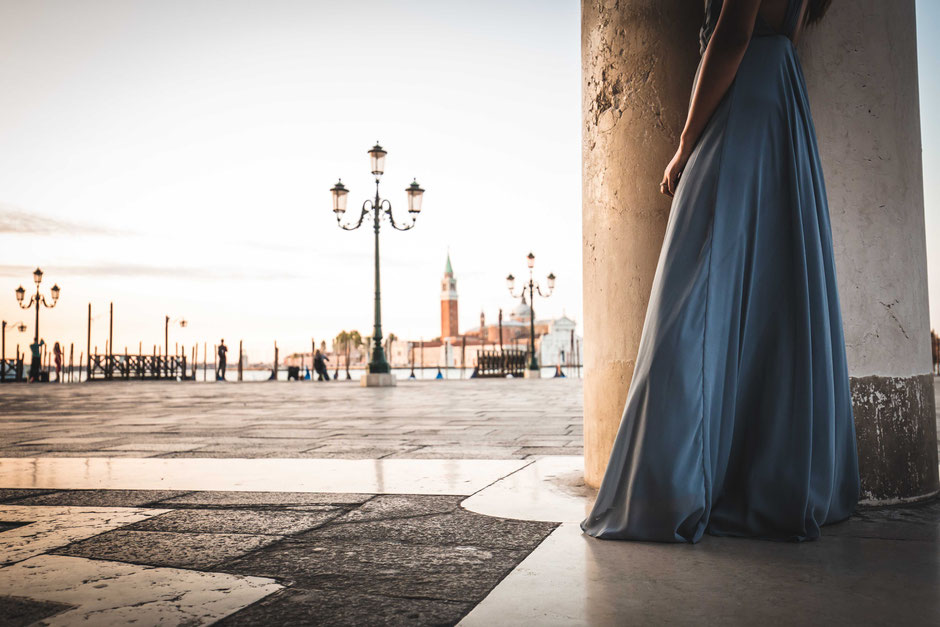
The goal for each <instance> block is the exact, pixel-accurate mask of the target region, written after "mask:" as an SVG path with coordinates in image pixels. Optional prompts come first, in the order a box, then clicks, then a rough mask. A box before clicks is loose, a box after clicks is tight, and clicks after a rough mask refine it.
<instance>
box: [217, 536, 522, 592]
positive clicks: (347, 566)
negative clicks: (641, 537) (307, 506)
mask: <svg viewBox="0 0 940 627" xmlns="http://www.w3.org/2000/svg"><path fill="white" fill-rule="evenodd" d="M526 554H527V552H526V551H511V550H502V549H484V548H478V547H472V546H464V547H453V546H446V547H441V546H428V545H416V544H402V543H401V542H396V541H380V542H372V541H367V540H362V539H355V538H353V539H350V540H349V541H345V542H340V541H336V540H334V539H323V540H322V541H319V542H314V541H307V542H298V541H293V540H291V541H284V542H279V543H277V544H275V545H272V546H269V547H266V548H263V549H260V550H258V551H254V552H253V553H251V554H250V555H247V556H245V557H243V558H239V559H235V560H232V561H229V562H227V563H225V564H222V565H220V566H217V567H216V568H215V569H214V570H217V571H220V572H230V573H238V574H242V575H253V576H260V577H273V578H276V579H278V580H279V581H286V582H290V583H291V585H292V586H295V587H307V588H310V587H316V588H318V589H329V590H332V591H334V592H336V593H344V594H349V595H351V596H353V595H355V594H358V593H366V594H378V595H382V596H389V595H390V596H398V597H412V598H421V599H438V600H445V601H458V602H478V601H479V600H481V599H482V598H483V597H484V596H485V595H486V594H487V593H488V592H489V591H490V590H491V589H492V588H493V586H495V585H496V584H497V583H498V582H499V581H500V580H501V579H502V578H503V577H504V576H506V574H508V573H509V572H510V571H511V570H512V569H513V568H514V567H515V566H516V564H518V563H519V562H520V561H522V559H523V558H524V557H525V556H526Z"/></svg>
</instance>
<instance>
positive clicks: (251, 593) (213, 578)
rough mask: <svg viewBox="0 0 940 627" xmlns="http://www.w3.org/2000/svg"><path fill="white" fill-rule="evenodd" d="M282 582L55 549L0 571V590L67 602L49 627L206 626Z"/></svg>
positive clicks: (54, 603) (46, 621)
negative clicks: (60, 552)
mask: <svg viewBox="0 0 940 627" xmlns="http://www.w3.org/2000/svg"><path fill="white" fill-rule="evenodd" d="M281 587H282V586H281V585H279V584H278V583H276V582H274V581H272V580H270V579H263V578H259V577H240V576H238V575H228V574H222V573H201V572H194V571H191V570H178V569H171V568H152V567H147V566H138V565H134V564H122V563H117V562H110V561H104V560H90V559H81V558H77V557H63V556H58V555H40V556H37V557H32V558H30V559H28V560H25V561H23V562H20V563H18V564H14V565H13V566H8V567H6V568H2V569H0V590H3V591H5V592H6V593H8V594H10V595H14V596H21V597H27V598H29V599H30V600H32V601H33V602H36V601H39V602H41V603H42V604H43V605H44V606H45V608H46V609H47V610H52V609H54V608H62V609H64V608H68V609H64V611H59V612H58V613H55V614H52V615H51V616H46V617H45V618H43V619H41V620H42V621H43V622H42V624H43V625H49V626H50V627H51V626H71V625H79V624H85V625H130V624H137V625H209V624H212V623H213V622H215V621H217V620H219V619H220V618H223V617H225V616H227V615H229V614H231V613H232V612H235V611H237V610H239V609H241V608H243V607H245V606H247V605H250V604H252V603H254V602H255V601H258V600H259V599H263V598H264V597H266V596H267V595H269V594H272V593H274V592H277V591H278V590H280V589H281ZM41 607H42V606H38V605H34V606H33V608H32V609H33V611H37V610H40V609H41ZM0 608H2V603H0ZM27 609H29V608H27ZM4 624H7V623H6V622H5V621H4Z"/></svg>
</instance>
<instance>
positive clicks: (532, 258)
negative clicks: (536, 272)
mask: <svg viewBox="0 0 940 627" xmlns="http://www.w3.org/2000/svg"><path fill="white" fill-rule="evenodd" d="M525 261H526V263H527V264H529V270H531V269H532V268H533V267H534V266H535V255H533V254H532V253H529V254H528V255H527V256H526V258H525Z"/></svg>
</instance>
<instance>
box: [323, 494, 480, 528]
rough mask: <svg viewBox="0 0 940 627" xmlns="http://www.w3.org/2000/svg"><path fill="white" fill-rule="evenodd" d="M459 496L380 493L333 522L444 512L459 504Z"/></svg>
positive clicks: (362, 520) (450, 510)
mask: <svg viewBox="0 0 940 627" xmlns="http://www.w3.org/2000/svg"><path fill="white" fill-rule="evenodd" d="M462 498H463V497H460V496H411V495H397V494H380V495H378V496H376V497H374V498H372V499H370V500H369V501H368V502H366V503H364V504H363V505H361V506H360V507H357V508H356V509H354V510H351V511H349V512H347V513H346V514H344V515H343V516H340V517H339V518H337V519H336V520H335V521H334V522H337V523H346V522H364V521H369V520H384V519H389V518H411V517H414V516H427V515H428V514H445V513H448V512H452V511H454V510H455V509H457V507H459V505H460V501H461V499H462Z"/></svg>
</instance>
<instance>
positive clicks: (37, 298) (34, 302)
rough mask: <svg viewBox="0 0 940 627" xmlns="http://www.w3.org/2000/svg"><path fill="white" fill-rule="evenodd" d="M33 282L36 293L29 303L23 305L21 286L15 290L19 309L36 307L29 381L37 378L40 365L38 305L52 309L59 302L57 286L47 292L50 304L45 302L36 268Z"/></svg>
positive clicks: (40, 278)
mask: <svg viewBox="0 0 940 627" xmlns="http://www.w3.org/2000/svg"><path fill="white" fill-rule="evenodd" d="M33 281H35V282H36V293H35V294H34V295H32V296H30V297H29V303H25V298H26V290H25V289H23V286H22V285H20V286H19V287H18V288H16V302H18V303H19V305H20V308H21V309H29V308H30V307H33V306H35V307H36V334H35V337H34V339H33V344H32V346H30V349H31V351H32V362H30V365H29V376H30V378H31V379H36V378H38V376H39V370H40V363H39V358H38V357H37V355H38V354H40V353H39V305H40V303H42V306H43V307H46V308H48V309H52V308H53V307H55V306H56V304H57V303H58V302H59V286H58V285H53V286H52V289H51V290H49V291H50V292H51V294H52V304H51V305H50V304H49V303H47V302H46V297H45V296H43V295H42V293H41V292H40V291H39V284H40V283H42V270H40V269H39V268H36V270H35V271H34V272H33Z"/></svg>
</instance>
